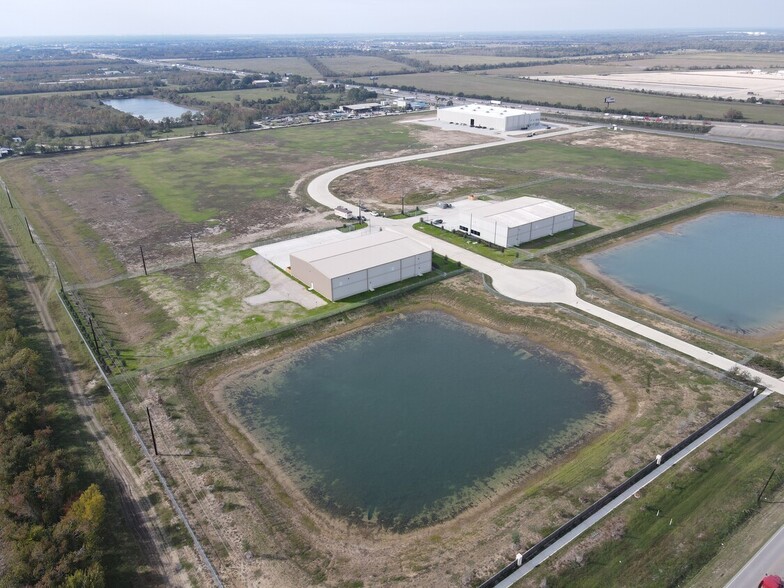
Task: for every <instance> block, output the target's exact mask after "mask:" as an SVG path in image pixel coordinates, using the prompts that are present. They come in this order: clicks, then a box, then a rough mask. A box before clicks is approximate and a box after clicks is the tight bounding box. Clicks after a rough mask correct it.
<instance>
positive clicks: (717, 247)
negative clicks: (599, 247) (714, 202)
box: [588, 212, 784, 333]
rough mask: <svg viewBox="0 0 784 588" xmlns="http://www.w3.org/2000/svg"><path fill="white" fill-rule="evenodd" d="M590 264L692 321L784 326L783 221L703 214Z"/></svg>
mask: <svg viewBox="0 0 784 588" xmlns="http://www.w3.org/2000/svg"><path fill="white" fill-rule="evenodd" d="M588 259H589V260H590V261H591V262H592V263H593V264H595V265H596V267H597V268H598V269H599V271H600V272H601V273H603V274H604V275H606V276H608V277H610V278H612V279H614V280H617V281H618V282H620V283H621V284H623V285H624V286H626V287H627V288H629V289H631V290H633V291H635V292H638V293H641V294H646V295H649V296H652V297H654V298H655V299H656V300H657V301H658V302H660V303H661V304H663V305H665V306H668V307H671V308H673V309H675V310H677V311H679V312H681V313H683V314H685V315H688V316H689V317H692V318H693V319H695V320H699V321H704V322H707V323H710V324H712V325H714V326H716V327H719V328H722V329H725V330H729V331H733V332H740V333H754V332H759V331H764V330H770V329H780V328H784V217H777V216H766V215H762V214H752V213H745V212H717V213H712V214H707V215H705V216H702V217H700V218H697V219H695V220H691V221H688V222H684V223H681V224H678V225H676V226H674V227H672V229H670V230H667V231H660V232H657V233H654V234H651V235H648V236H645V237H643V238H640V239H637V240H635V241H632V242H630V243H626V244H623V245H619V246H617V247H612V248H610V249H608V250H606V251H603V252H601V253H597V254H594V255H591V256H589V257H588Z"/></svg>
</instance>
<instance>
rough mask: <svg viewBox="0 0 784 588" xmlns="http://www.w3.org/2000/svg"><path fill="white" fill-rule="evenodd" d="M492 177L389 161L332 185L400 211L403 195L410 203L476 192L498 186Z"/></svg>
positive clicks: (375, 205)
mask: <svg viewBox="0 0 784 588" xmlns="http://www.w3.org/2000/svg"><path fill="white" fill-rule="evenodd" d="M494 185H495V184H494V182H493V180H491V179H489V178H477V177H475V176H468V175H461V174H458V173H453V172H447V171H443V170H433V169H429V168H426V167H421V166H417V165H407V164H400V165H387V166H384V167H377V168H371V169H366V170H361V171H358V172H354V173H352V174H347V175H345V176H342V177H340V178H338V179H337V180H335V181H334V182H333V183H332V185H331V186H330V188H331V189H332V191H333V192H334V193H335V194H336V195H337V196H340V197H343V198H350V199H354V198H356V195H357V194H362V202H363V204H364V203H367V205H368V207H370V208H373V209H375V210H379V211H384V212H386V213H387V214H389V213H391V214H395V213H396V212H399V211H400V203H401V197H402V196H404V195H405V197H406V200H405V201H406V204H407V205H408V206H412V205H416V204H419V203H421V202H432V201H435V200H438V199H439V198H440V197H445V196H447V195H450V196H454V194H455V192H473V191H475V190H477V191H478V190H481V189H482V188H485V187H489V186H494Z"/></svg>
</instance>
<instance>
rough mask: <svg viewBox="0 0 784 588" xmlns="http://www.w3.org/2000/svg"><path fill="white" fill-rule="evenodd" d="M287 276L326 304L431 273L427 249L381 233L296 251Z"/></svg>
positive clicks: (412, 241) (401, 236)
mask: <svg viewBox="0 0 784 588" xmlns="http://www.w3.org/2000/svg"><path fill="white" fill-rule="evenodd" d="M290 262H291V273H292V274H293V275H294V277H295V278H297V279H298V280H300V281H301V282H304V283H305V284H307V285H309V286H311V287H312V288H314V289H315V290H316V291H317V292H319V293H320V294H321V295H323V296H325V297H327V298H329V299H330V300H333V301H335V300H341V299H343V298H347V297H349V296H353V295H354V294H359V293H360V292H366V291H368V290H373V289H375V288H380V287H381V286H386V285H387V284H392V283H394V282H400V281H402V280H405V279H408V278H413V277H414V276H418V275H421V274H426V273H427V272H429V271H431V270H432V269H433V251H432V250H431V249H430V247H427V246H426V245H423V244H422V243H419V242H418V241H415V240H413V239H409V238H408V237H406V236H404V235H401V234H399V233H395V232H394V231H382V232H379V233H373V234H371V235H366V236H362V237H353V238H349V239H346V240H344V241H338V242H336V243H328V244H326V245H320V246H318V247H313V248H312V249H305V250H304V251H297V252H296V253H292V254H291V255H290Z"/></svg>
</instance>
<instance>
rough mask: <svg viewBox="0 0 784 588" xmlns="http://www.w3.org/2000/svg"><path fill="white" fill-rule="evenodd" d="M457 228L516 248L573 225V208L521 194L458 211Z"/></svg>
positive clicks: (483, 238)
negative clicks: (517, 196) (509, 198)
mask: <svg viewBox="0 0 784 588" xmlns="http://www.w3.org/2000/svg"><path fill="white" fill-rule="evenodd" d="M459 223H460V224H459V230H460V231H461V232H463V233H465V234H466V235H468V236H469V237H476V238H477V239H481V240H482V241H487V242H488V243H493V244H495V245H499V246H501V247H515V246H516V245H520V244H521V243H527V242H528V241H533V240H535V239H539V238H541V237H547V236H548V235H553V234H555V233H558V232H560V231H566V230H568V229H571V228H572V227H573V226H574V209H573V208H569V207H568V206H564V205H563V204H558V203H557V202H552V201H551V200H543V199H542V198H532V197H530V196H523V197H522V198H513V199H512V200H504V201H501V202H488V203H487V204H483V205H480V206H477V207H474V208H471V209H469V210H466V211H465V212H462V213H461V214H460V218H459Z"/></svg>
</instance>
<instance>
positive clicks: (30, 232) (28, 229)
mask: <svg viewBox="0 0 784 588" xmlns="http://www.w3.org/2000/svg"><path fill="white" fill-rule="evenodd" d="M25 224H26V225H27V232H28V233H29V234H30V243H32V244H33V245H35V239H33V230H32V229H31V228H30V223H29V222H27V217H25Z"/></svg>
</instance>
